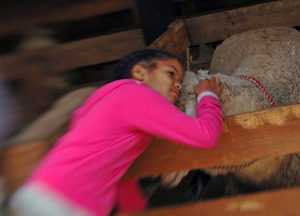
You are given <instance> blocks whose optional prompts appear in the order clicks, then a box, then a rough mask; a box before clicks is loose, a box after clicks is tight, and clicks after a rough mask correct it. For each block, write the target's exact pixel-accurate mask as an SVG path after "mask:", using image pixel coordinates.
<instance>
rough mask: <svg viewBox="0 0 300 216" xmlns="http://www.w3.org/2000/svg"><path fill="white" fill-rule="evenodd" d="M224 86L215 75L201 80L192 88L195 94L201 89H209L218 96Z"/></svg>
mask: <svg viewBox="0 0 300 216" xmlns="http://www.w3.org/2000/svg"><path fill="white" fill-rule="evenodd" d="M223 89H224V86H223V85H221V79H220V78H216V77H211V78H210V79H209V80H208V79H206V80H203V81H202V82H201V84H200V85H198V86H196V87H195V88H194V91H195V93H196V95H198V94H199V93H200V92H201V91H202V90H210V91H212V92H214V93H215V94H216V95H218V97H220V95H221V93H222V91H223Z"/></svg>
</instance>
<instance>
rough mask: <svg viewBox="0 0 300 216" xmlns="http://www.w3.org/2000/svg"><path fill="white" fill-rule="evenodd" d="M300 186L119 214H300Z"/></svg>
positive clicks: (240, 215)
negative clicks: (137, 212)
mask: <svg viewBox="0 0 300 216" xmlns="http://www.w3.org/2000/svg"><path fill="white" fill-rule="evenodd" d="M299 202H300V187H295V188H290V189H282V190H278V191H270V192H261V193H256V194H251V195H243V196H238V197H232V198H223V199H218V200H213V201H205V202H199V203H195V204H189V205H182V206H172V207H162V208H157V209H152V210H151V209H150V210H148V211H145V212H142V213H139V214H119V216H130V215H131V216H133V215H135V216H165V215H172V216H179V215H180V216H181V215H185V216H199V215H201V216H220V215H222V216H226V215H227V216H237V215H238V216H242V215H245V216H246V215H247V216H266V215H272V216H282V215H300V211H299Z"/></svg>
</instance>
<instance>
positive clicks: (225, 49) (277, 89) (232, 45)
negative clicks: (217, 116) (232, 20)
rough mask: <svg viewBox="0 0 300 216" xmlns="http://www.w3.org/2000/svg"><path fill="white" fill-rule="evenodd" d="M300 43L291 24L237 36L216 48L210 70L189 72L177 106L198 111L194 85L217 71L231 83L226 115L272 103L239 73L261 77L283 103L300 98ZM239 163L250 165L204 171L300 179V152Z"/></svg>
mask: <svg viewBox="0 0 300 216" xmlns="http://www.w3.org/2000/svg"><path fill="white" fill-rule="evenodd" d="M274 44H275V45H274ZM299 48H300V33H299V32H298V31H297V30H295V29H293V28H289V27H273V28H264V29H258V30H251V31H247V32H244V33H241V34H237V35H233V36H231V37H230V38H228V39H226V40H224V41H223V43H222V44H221V45H219V46H218V47H217V48H216V50H215V52H214V55H213V59H212V61H211V67H210V68H211V69H210V71H208V70H199V71H198V74H195V73H193V72H191V71H186V73H185V75H184V78H183V83H182V85H183V90H182V93H181V95H180V97H179V100H178V103H177V104H176V105H177V106H178V107H179V108H180V109H181V110H182V111H184V112H186V113H187V114H188V115H190V116H196V112H195V110H196V105H197V102H196V95H195V94H194V91H193V88H194V86H195V85H197V84H198V83H199V82H201V81H202V80H203V79H207V78H209V77H211V76H215V77H220V78H221V80H222V83H223V84H224V86H225V88H224V91H223V93H222V95H221V96H220V103H221V104H222V105H223V114H224V115H234V114H239V113H243V112H250V111H255V110H261V109H265V108H270V107H272V105H271V104H270V103H269V101H268V100H267V98H266V97H265V95H264V94H263V93H262V92H261V91H260V89H259V88H257V87H256V86H255V85H254V84H253V83H251V82H249V81H247V80H245V79H240V78H239V77H238V76H239V75H247V76H252V77H254V78H255V79H256V80H258V81H259V82H260V83H261V84H262V85H263V86H264V87H265V88H266V89H267V91H268V92H269V94H270V95H271V96H272V97H273V99H274V101H275V102H276V103H277V104H278V106H280V105H288V104H296V103H299V102H300V85H299V83H300V49H299ZM236 167H244V168H243V169H237V170H228V169H226V167H225V166H224V167H220V169H213V168H211V169H205V170H204V171H206V172H207V173H209V174H210V175H212V176H216V175H223V174H226V173H228V172H230V173H232V174H233V175H234V176H235V177H236V178H237V179H239V180H240V181H241V182H243V183H246V184H251V185H255V187H258V188H264V189H267V188H279V187H286V186H291V185H295V184H297V185H298V184H300V153H298V154H291V155H283V156H276V157H269V158H264V159H260V160H257V161H246V162H241V164H239V166H236ZM184 174H186V172H185V173H184ZM179 176H180V175H179ZM168 181H169V182H170V180H168ZM168 181H167V182H168ZM178 182H179V181H178V179H177V183H178ZM173 186H174V185H173Z"/></svg>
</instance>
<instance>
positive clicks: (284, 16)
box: [185, 0, 300, 45]
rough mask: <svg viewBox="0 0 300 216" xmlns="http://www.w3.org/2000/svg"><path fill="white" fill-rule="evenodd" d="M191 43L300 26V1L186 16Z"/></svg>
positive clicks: (287, 0)
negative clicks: (266, 29) (268, 28)
mask: <svg viewBox="0 0 300 216" xmlns="http://www.w3.org/2000/svg"><path fill="white" fill-rule="evenodd" d="M185 25H186V28H187V32H188V35H189V40H190V42H191V45H199V44H204V43H210V42H214V41H221V40H224V39H225V38H228V37H229V36H231V35H233V34H237V33H241V32H243V31H247V30H251V29H258V28H265V27H271V26H290V27H292V26H300V1H295V0H281V1H274V2H268V3H262V4H257V5H253V6H248V7H242V8H238V9H233V10H227V11H222V12H217V13H213V14H207V15H203V16H198V17H193V18H188V19H185Z"/></svg>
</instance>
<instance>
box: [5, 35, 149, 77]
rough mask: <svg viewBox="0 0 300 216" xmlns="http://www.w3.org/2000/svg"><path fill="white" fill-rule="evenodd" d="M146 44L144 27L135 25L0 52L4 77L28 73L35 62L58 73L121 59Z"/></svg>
mask: <svg viewBox="0 0 300 216" xmlns="http://www.w3.org/2000/svg"><path fill="white" fill-rule="evenodd" d="M144 47H145V43H144V39H143V33H142V31H141V29H134V30H129V31H124V32H118V33H114V34H110V35H104V36H99V37H94V38H89V39H83V40H79V41H75V42H70V43H65V44H60V45H57V46H54V47H52V48H48V49H43V50H31V51H26V52H18V53H15V54H9V55H5V56H0V62H1V66H2V68H3V71H4V78H6V79H18V78H20V77H26V76H25V75H24V74H23V73H22V72H24V71H30V67H32V65H34V67H35V68H39V71H44V72H45V73H55V72H60V71H66V70H69V69H73V68H78V67H83V66H87V65H94V64H100V63H104V62H111V61H115V60H119V59H120V58H122V57H123V56H124V55H127V54H128V53H130V52H132V51H135V50H137V49H141V48H144Z"/></svg>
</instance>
